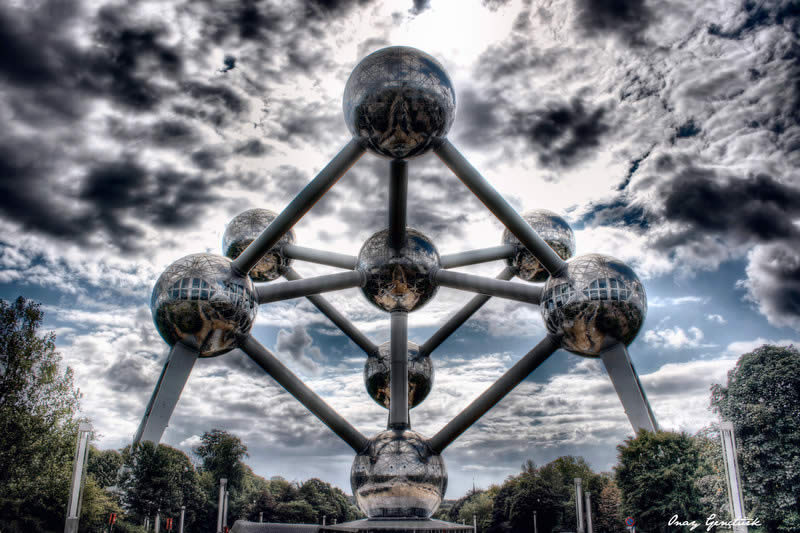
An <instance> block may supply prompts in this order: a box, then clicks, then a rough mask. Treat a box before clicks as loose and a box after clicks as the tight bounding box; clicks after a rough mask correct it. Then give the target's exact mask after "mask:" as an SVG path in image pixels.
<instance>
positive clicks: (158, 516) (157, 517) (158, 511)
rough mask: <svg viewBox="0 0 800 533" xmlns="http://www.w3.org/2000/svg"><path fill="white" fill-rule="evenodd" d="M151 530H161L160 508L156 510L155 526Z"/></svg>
mask: <svg viewBox="0 0 800 533" xmlns="http://www.w3.org/2000/svg"><path fill="white" fill-rule="evenodd" d="M153 531H155V532H156V533H158V532H159V531H161V509H158V510H157V511H156V528H155V529H154V530H153Z"/></svg>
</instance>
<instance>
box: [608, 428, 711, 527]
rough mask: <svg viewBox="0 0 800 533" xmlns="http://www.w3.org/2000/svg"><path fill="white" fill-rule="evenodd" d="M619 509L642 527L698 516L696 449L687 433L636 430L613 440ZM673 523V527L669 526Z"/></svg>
mask: <svg viewBox="0 0 800 533" xmlns="http://www.w3.org/2000/svg"><path fill="white" fill-rule="evenodd" d="M617 450H618V452H619V455H618V459H619V464H618V465H617V466H616V468H615V470H616V482H617V485H618V486H619V489H620V491H621V493H622V509H623V512H625V513H626V514H627V515H630V516H633V517H634V518H636V521H637V523H638V524H639V526H640V527H641V529H642V530H643V531H667V529H668V528H669V527H670V526H668V525H667V523H668V522H669V519H670V518H671V517H672V516H673V515H675V514H677V515H678V516H679V517H681V519H682V520H690V519H692V517H697V516H700V513H701V507H700V493H699V491H698V488H697V480H698V479H699V477H700V474H701V462H700V449H699V447H698V445H697V443H696V442H695V439H694V438H692V437H691V436H690V435H687V434H686V433H672V432H668V431H657V432H655V433H652V432H649V431H645V430H639V432H638V433H637V435H636V437H631V438H628V439H626V440H625V442H624V443H623V444H621V445H619V446H617ZM673 529H674V528H673Z"/></svg>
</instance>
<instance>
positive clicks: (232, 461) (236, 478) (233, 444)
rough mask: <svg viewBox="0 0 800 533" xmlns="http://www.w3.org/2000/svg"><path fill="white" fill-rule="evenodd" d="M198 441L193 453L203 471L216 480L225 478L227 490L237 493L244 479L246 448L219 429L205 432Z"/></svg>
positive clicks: (233, 436) (239, 440)
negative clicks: (243, 460)
mask: <svg viewBox="0 0 800 533" xmlns="http://www.w3.org/2000/svg"><path fill="white" fill-rule="evenodd" d="M200 441H201V444H200V445H199V446H197V447H196V448H195V449H194V453H195V455H197V457H198V458H199V459H200V461H201V467H202V468H203V470H204V471H206V472H210V473H211V474H212V476H213V477H214V479H216V480H219V479H220V478H226V479H227V480H228V490H229V491H231V492H236V491H238V490H239V489H240V488H241V487H242V484H243V482H244V478H245V465H244V463H243V462H242V459H244V458H245V457H248V454H247V446H245V445H244V443H242V440H241V439H240V438H239V437H237V436H236V435H232V434H231V433H228V432H227V431H223V430H221V429H212V430H211V431H206V432H205V433H203V436H202V437H200Z"/></svg>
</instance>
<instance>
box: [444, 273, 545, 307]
mask: <svg viewBox="0 0 800 533" xmlns="http://www.w3.org/2000/svg"><path fill="white" fill-rule="evenodd" d="M432 278H433V282H434V283H436V284H438V285H441V286H442V287H450V288H452V289H461V290H463V291H470V292H477V293H479V294H486V295H489V296H498V297H500V298H506V299H509V300H517V301H518V302H525V303H529V304H535V305H538V304H539V303H540V302H541V299H542V288H541V287H540V286H538V285H530V284H524V285H523V284H522V283H513V282H511V281H503V280H499V279H492V278H485V277H483V276H475V275H473V274H465V273H463V272H452V271H450V270H444V269H439V270H437V271H435V272H434V273H433V274H432Z"/></svg>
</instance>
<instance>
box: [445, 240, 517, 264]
mask: <svg viewBox="0 0 800 533" xmlns="http://www.w3.org/2000/svg"><path fill="white" fill-rule="evenodd" d="M516 251H517V247H516V246H514V245H513V244H502V245H500V246H493V247H491V248H481V249H480V250H470V251H468V252H460V253H457V254H448V255H443V256H442V259H441V263H442V268H458V267H462V266H467V265H475V264H478V263H488V262H489V261H497V260H498V259H506V258H508V257H511V256H512V255H514V252H516Z"/></svg>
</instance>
